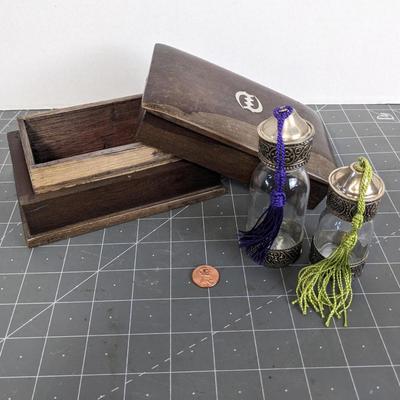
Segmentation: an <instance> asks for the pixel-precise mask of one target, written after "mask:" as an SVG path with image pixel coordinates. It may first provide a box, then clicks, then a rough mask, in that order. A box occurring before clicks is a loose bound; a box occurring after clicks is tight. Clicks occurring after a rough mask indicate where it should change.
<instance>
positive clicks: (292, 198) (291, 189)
mask: <svg viewBox="0 0 400 400" xmlns="http://www.w3.org/2000/svg"><path fill="white" fill-rule="evenodd" d="M274 174H275V171H274V170H273V169H271V168H269V167H268V166H266V165H265V164H263V163H260V164H258V166H257V167H256V169H255V170H254V172H253V175H252V179H251V183H250V191H249V209H248V210H249V211H248V216H247V224H246V229H247V230H250V229H251V228H252V227H253V226H254V224H255V223H256V221H257V219H258V218H259V216H260V215H261V213H262V212H263V210H264V209H265V208H267V207H268V206H269V204H270V201H271V192H272V190H273V189H274V186H275V185H274ZM284 191H285V194H286V204H285V206H284V208H283V221H282V225H281V228H280V230H279V233H278V236H277V237H276V239H275V240H274V243H273V244H272V247H271V251H275V250H280V251H285V250H287V251H290V249H293V248H294V247H296V246H297V247H299V246H301V242H302V240H303V236H304V228H303V227H304V219H305V212H306V209H307V202H308V196H309V194H310V180H309V178H308V175H307V172H306V170H305V168H304V167H300V168H298V169H295V170H293V171H286V184H285V187H284ZM286 265H287V264H286V263H283V264H277V265H274V266H275V267H282V266H286Z"/></svg>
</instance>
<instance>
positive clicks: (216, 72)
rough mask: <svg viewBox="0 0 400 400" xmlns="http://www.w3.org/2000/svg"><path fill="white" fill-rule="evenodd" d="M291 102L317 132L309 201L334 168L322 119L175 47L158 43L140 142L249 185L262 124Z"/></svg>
mask: <svg viewBox="0 0 400 400" xmlns="http://www.w3.org/2000/svg"><path fill="white" fill-rule="evenodd" d="M284 104H290V105H293V106H294V107H295V108H296V110H297V111H298V112H299V114H300V115H301V116H302V117H304V118H305V119H307V120H308V121H310V122H311V123H312V124H313V125H314V127H315V130H316V135H315V138H314V142H313V151H312V155H311V158H310V161H309V163H308V166H307V171H308V173H309V175H310V178H311V195H310V200H309V207H310V208H313V207H315V206H316V205H317V204H318V203H319V201H320V200H322V198H323V197H324V196H325V194H326V190H327V180H328V176H329V173H330V172H331V171H332V170H333V169H334V168H336V165H335V161H334V157H333V155H332V152H331V148H330V145H329V141H328V138H327V135H326V131H325V129H324V126H323V124H322V121H321V120H320V118H319V117H318V115H317V114H316V113H315V112H314V111H313V110H312V109H310V108H309V107H307V106H305V105H303V104H301V103H299V102H297V101H295V100H292V99H290V98H288V97H286V96H284V95H282V94H279V93H277V92H275V91H273V90H271V89H268V88H266V87H264V86H262V85H260V84H258V83H255V82H253V81H251V80H248V79H246V78H243V77H241V76H239V75H236V74H234V73H232V72H230V71H228V70H226V69H223V68H220V67H218V66H216V65H213V64H211V63H209V62H207V61H204V60H202V59H200V58H197V57H194V56H192V55H190V54H187V53H184V52H182V51H179V50H177V49H174V48H172V47H169V46H166V45H161V44H157V45H156V46H155V48H154V53H153V59H152V62H151V67H150V71H149V75H148V79H147V84H146V88H145V92H144V95H143V101H142V107H143V109H144V112H143V114H142V119H141V123H140V126H139V129H138V131H137V132H138V135H137V138H138V140H139V141H141V142H143V143H146V144H148V145H149V146H154V147H157V148H160V149H161V150H163V151H166V152H168V153H172V154H175V155H176V156H178V157H180V158H183V159H186V160H188V161H191V162H194V163H197V164H199V165H202V166H204V167H207V168H210V169H212V170H214V171H217V172H220V173H221V174H223V175H225V176H228V177H231V178H233V179H237V180H239V181H242V182H244V183H248V182H249V180H250V177H251V174H252V172H253V170H254V168H255V167H256V165H257V164H258V162H259V160H258V157H257V153H258V135H257V131H256V127H257V125H258V124H259V123H260V122H261V121H263V120H265V119H266V118H268V117H270V116H271V115H272V110H273V108H275V107H276V106H279V105H284Z"/></svg>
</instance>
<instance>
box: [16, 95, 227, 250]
mask: <svg viewBox="0 0 400 400" xmlns="http://www.w3.org/2000/svg"><path fill="white" fill-rule="evenodd" d="M140 104H141V96H131V97H126V98H122V99H116V100H111V101H105V102H99V103H93V104H88V105H83V106H77V107H70V108H65V109H61V110H55V111H50V112H44V113H39V114H35V115H33V116H29V117H27V118H21V119H20V120H19V127H20V133H19V134H17V133H10V134H9V137H8V139H9V145H10V152H11V157H12V161H13V167H14V174H15V182H16V188H17V196H18V200H19V205H20V210H21V216H22V219H23V224H24V231H25V236H26V240H27V243H28V245H29V246H35V245H38V244H43V243H48V242H50V241H54V240H58V239H61V238H65V237H70V236H73V235H78V234H81V233H84V232H88V231H91V230H95V229H99V228H102V227H105V226H108V225H111V224H116V223H121V222H125V221H127V220H130V219H135V218H138V217H143V216H146V215H151V214H156V213H160V212H163V211H166V210H169V209H171V208H176V207H181V206H183V205H186V204H190V203H192V202H195V201H200V200H205V199H208V198H211V197H214V196H218V195H221V194H223V193H224V192H225V189H224V188H223V186H222V185H221V182H220V175H219V174H218V173H216V172H213V171H210V170H208V169H206V168H203V167H201V166H199V165H196V164H193V163H190V162H188V161H184V160H181V159H179V158H177V157H175V156H173V155H171V154H167V153H164V152H162V151H161V150H159V149H155V148H152V147H149V146H146V145H144V144H142V143H138V142H137V141H136V139H135V132H136V129H137V126H138V120H139V115H140V111H141V108H140Z"/></svg>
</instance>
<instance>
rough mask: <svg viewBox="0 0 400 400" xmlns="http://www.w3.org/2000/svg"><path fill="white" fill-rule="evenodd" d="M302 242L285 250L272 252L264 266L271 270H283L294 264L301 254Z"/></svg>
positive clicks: (268, 254) (269, 253)
mask: <svg viewBox="0 0 400 400" xmlns="http://www.w3.org/2000/svg"><path fill="white" fill-rule="evenodd" d="M301 249H302V242H300V243H297V244H296V245H294V246H293V247H289V248H288V249H283V250H270V251H269V252H268V253H267V257H266V258H265V260H264V262H263V265H264V266H265V267H270V268H283V267H288V266H290V264H293V263H294V262H295V261H296V260H297V259H298V258H299V257H300V254H301Z"/></svg>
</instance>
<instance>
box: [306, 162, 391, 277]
mask: <svg viewBox="0 0 400 400" xmlns="http://www.w3.org/2000/svg"><path fill="white" fill-rule="evenodd" d="M361 177H362V172H361V171H360V170H359V168H358V166H357V162H354V163H352V164H351V165H349V166H344V167H340V168H337V169H335V170H334V171H332V172H331V174H330V175H329V179H328V181H329V188H328V195H327V200H326V208H325V210H324V211H323V212H322V213H321V215H320V218H319V222H318V227H317V229H316V231H315V233H314V236H313V239H312V244H311V250H310V261H311V262H313V263H315V262H317V261H320V260H321V259H324V258H326V257H328V256H329V255H330V254H331V253H332V252H333V250H335V249H336V248H337V247H338V246H339V244H340V243H341V240H342V238H343V236H344V235H345V234H346V233H347V232H349V231H350V230H351V220H352V218H353V217H354V215H355V213H356V210H357V200H358V196H359V190H360V182H361ZM384 193H385V184H384V182H383V181H382V179H381V178H380V177H379V176H378V175H377V174H375V173H374V174H373V176H372V179H371V182H370V184H369V186H368V189H367V192H366V196H365V204H366V207H365V212H364V223H363V225H362V227H361V229H360V231H359V234H358V240H357V243H356V245H355V247H354V249H353V250H352V252H351V254H350V266H351V268H352V271H353V274H355V275H359V274H360V273H361V271H362V268H363V267H364V265H365V261H366V259H367V256H368V248H369V245H370V243H371V241H372V236H373V233H374V225H373V218H374V217H375V215H376V213H377V211H378V206H379V202H380V200H381V199H382V196H383V195H384Z"/></svg>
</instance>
